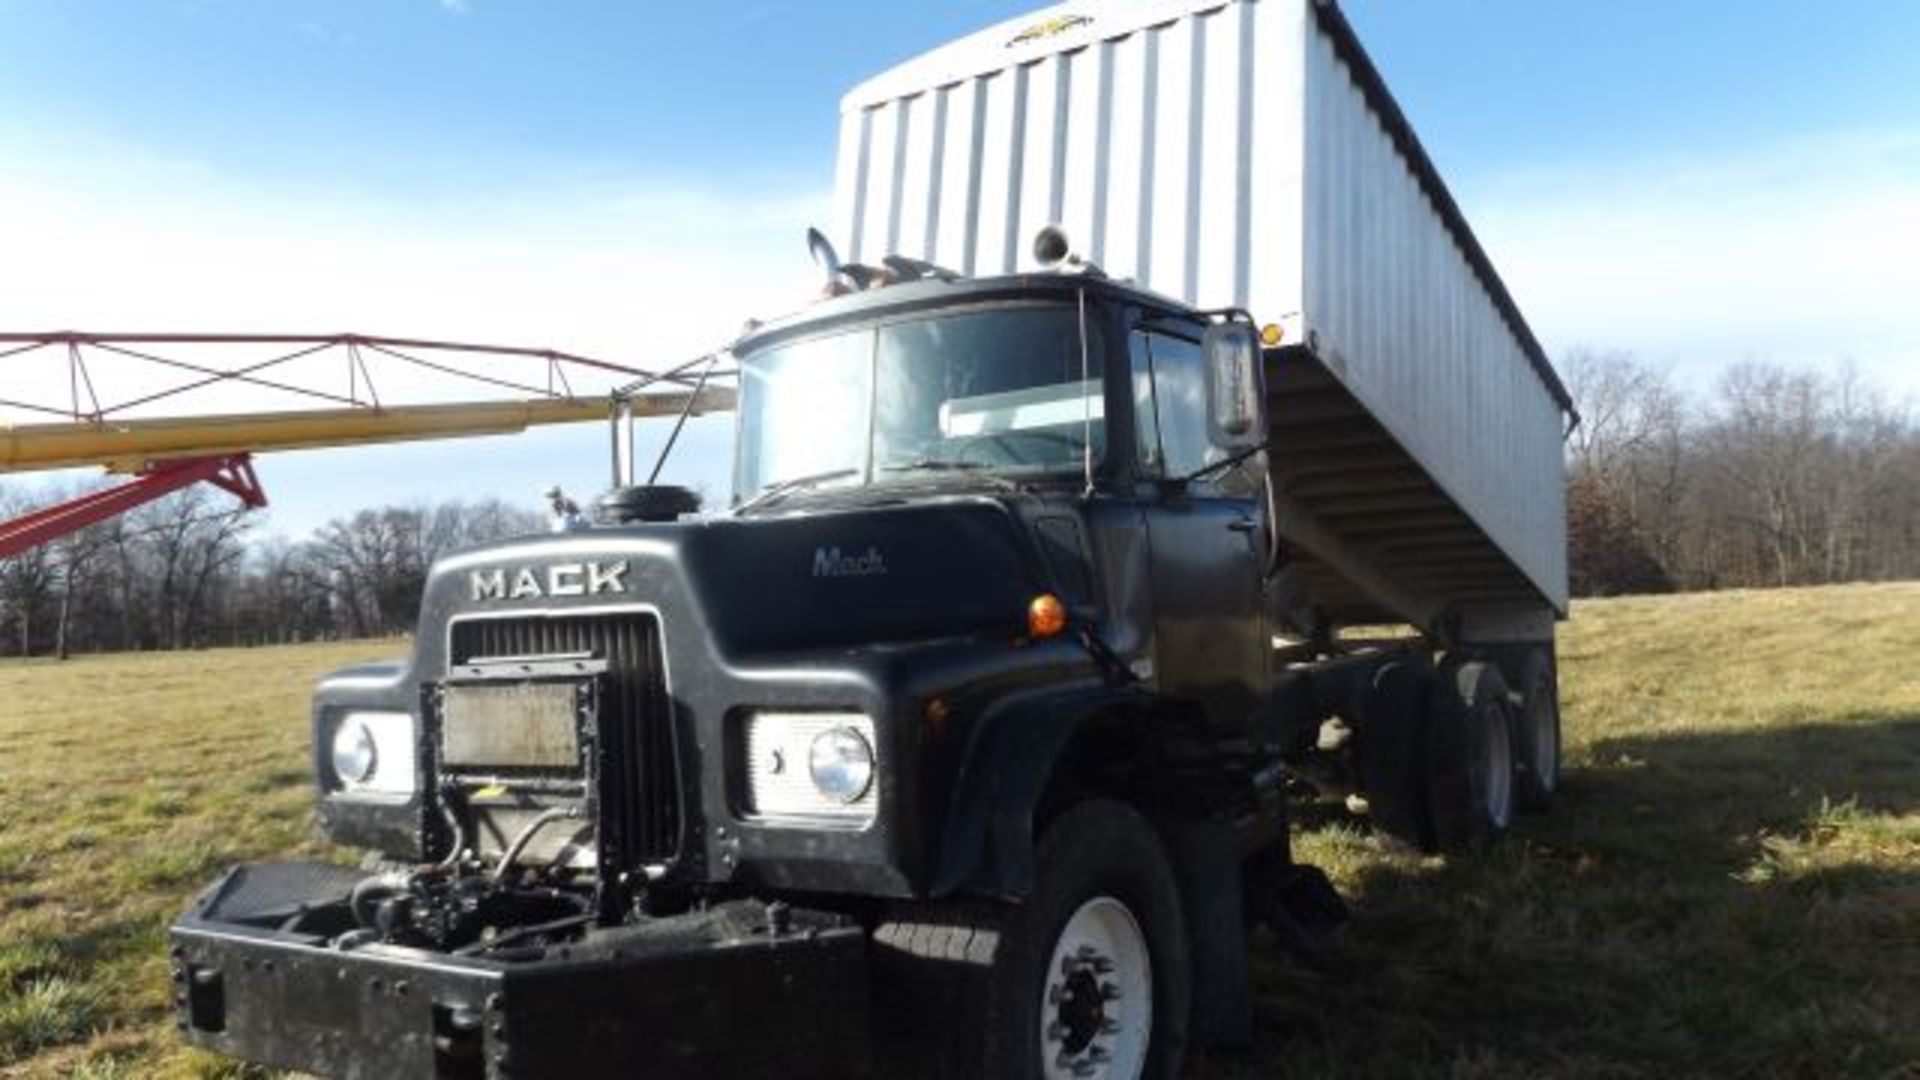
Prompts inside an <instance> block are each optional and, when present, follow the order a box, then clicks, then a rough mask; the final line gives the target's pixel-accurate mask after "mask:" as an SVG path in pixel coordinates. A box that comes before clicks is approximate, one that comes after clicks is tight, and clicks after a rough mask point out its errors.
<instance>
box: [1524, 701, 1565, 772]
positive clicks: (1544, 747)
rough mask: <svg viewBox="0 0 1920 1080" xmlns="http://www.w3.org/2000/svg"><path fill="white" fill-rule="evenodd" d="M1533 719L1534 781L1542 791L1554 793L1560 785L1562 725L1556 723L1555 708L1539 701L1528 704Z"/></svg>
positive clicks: (1530, 765) (1529, 765)
mask: <svg viewBox="0 0 1920 1080" xmlns="http://www.w3.org/2000/svg"><path fill="white" fill-rule="evenodd" d="M1527 713H1528V715H1529V716H1531V717H1532V718H1533V760H1532V761H1530V762H1528V763H1527V765H1528V767H1529V768H1530V769H1532V770H1533V781H1534V783H1535V784H1536V785H1538V787H1539V788H1540V790H1542V791H1552V790H1554V788H1556V787H1558V786H1559V784H1560V725H1559V724H1556V723H1554V709H1553V706H1551V705H1549V704H1547V703H1546V702H1544V701H1540V700H1538V699H1536V700H1534V701H1530V702H1528V703H1527Z"/></svg>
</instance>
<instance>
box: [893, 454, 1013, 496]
mask: <svg viewBox="0 0 1920 1080" xmlns="http://www.w3.org/2000/svg"><path fill="white" fill-rule="evenodd" d="M989 468H992V466H990V465H988V464H987V463H986V462H984V461H954V460H952V459H950V458H920V459H919V460H917V461H902V462H898V463H896V464H893V465H882V466H880V471H881V472H890V473H891V472H964V473H979V475H980V479H982V480H986V481H988V482H990V483H992V484H994V485H996V486H998V487H1001V488H1005V489H1006V490H1008V491H1018V490H1020V485H1019V484H1016V483H1014V482H1013V481H1011V480H1009V479H1007V478H1006V477H1004V476H1000V475H997V474H995V473H990V472H981V470H983V469H989Z"/></svg>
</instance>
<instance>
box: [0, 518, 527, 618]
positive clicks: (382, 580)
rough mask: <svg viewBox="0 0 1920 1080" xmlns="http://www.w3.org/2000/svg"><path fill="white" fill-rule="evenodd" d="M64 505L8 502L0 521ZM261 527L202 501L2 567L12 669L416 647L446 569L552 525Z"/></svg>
mask: <svg viewBox="0 0 1920 1080" xmlns="http://www.w3.org/2000/svg"><path fill="white" fill-rule="evenodd" d="M58 497H59V496H58V495H56V494H54V493H49V492H37V493H35V495H34V497H33V498H32V499H31V500H28V499H26V498H24V497H22V496H21V495H20V494H19V493H17V492H0V517H10V516H12V515H14V514H17V513H20V512H21V511H23V510H25V509H28V508H29V503H32V504H45V503H47V502H50V501H52V500H54V499H55V498H58ZM253 524H254V519H253V518H252V517H250V516H249V515H246V514H241V513H238V512H236V510H235V508H234V502H233V500H232V499H231V498H230V497H228V496H227V495H226V494H225V493H222V492H216V491H211V490H208V489H204V488H189V489H187V490H186V491H183V492H181V493H179V494H177V495H173V496H170V497H168V498H166V499H163V500H161V501H159V502H155V503H152V504H150V505H148V506H146V507H143V508H141V509H139V510H136V511H134V512H133V513H130V514H127V515H125V516H123V517H120V518H117V519H115V520H112V521H108V522H105V523H102V524H100V525H96V526H94V527H92V528H90V529H87V530H85V531H83V532H80V533H77V534H75V535H73V536H69V537H67V538H65V539H62V540H59V541H56V542H55V543H53V544H50V545H48V546H46V547H42V548H39V549H37V550H35V551H31V552H28V553H27V554H25V555H22V556H19V557H16V558H13V559H8V560H0V655H14V656H18V655H21V654H28V655H40V654H57V655H66V654H68V653H72V652H117V651H125V650H135V649H181V648H197V647H203V646H209V645H269V644H279V643H286V642H297V641H318V640H325V639H330V638H345V637H373V636H380V635H388V634H400V633H406V632H410V631H412V629H413V626H414V621H415V619H416V618H417V617H418V616H419V612H420V590H421V586H422V585H423V584H424V583H425V581H426V577H427V568H428V567H429V566H430V565H432V563H433V561H434V560H435V559H438V558H439V557H440V556H442V555H445V554H447V553H448V552H451V551H455V550H457V549H459V548H463V547H467V546H469V545H472V544H477V543H481V542H483V541H486V540H493V539H497V538H500V537H503V536H512V535H516V534H524V533H530V532H539V531H541V530H542V529H544V528H545V519H544V518H543V516H542V515H540V514H538V513H535V512H534V511H532V510H525V509H521V508H519V507H514V506H509V505H507V504H506V503H502V502H499V501H497V500H488V501H484V502H479V503H460V502H450V503H442V504H440V505H437V506H389V507H384V508H381V509H377V510H362V511H360V512H358V513H356V514H353V515H352V516H350V517H343V518H335V519H334V520H333V521H331V522H328V523H327V525H326V526H325V527H323V528H321V529H319V530H318V531H317V532H315V533H314V535H313V536H312V537H311V538H309V539H307V540H305V541H303V542H300V543H290V542H287V541H286V540H283V539H280V538H271V539H266V540H258V539H255V538H254V537H253V536H252V528H253Z"/></svg>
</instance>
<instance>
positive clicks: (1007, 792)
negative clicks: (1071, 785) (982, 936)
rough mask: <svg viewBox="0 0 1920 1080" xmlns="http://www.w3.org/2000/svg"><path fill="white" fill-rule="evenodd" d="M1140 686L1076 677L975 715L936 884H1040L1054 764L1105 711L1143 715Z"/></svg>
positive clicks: (992, 888) (1009, 892)
mask: <svg viewBox="0 0 1920 1080" xmlns="http://www.w3.org/2000/svg"><path fill="white" fill-rule="evenodd" d="M1151 703H1152V697H1151V695H1150V694H1148V693H1147V691H1145V690H1143V689H1141V688H1140V687H1138V686H1130V685H1120V686H1116V685H1114V684H1112V683H1106V682H1091V681H1087V682H1075V683H1072V684H1068V685H1058V686H1050V687H1046V688H1044V689H1039V690H1032V691H1027V692H1023V693H1019V694H1013V695H1009V696H1008V697H1006V698H1004V699H1002V700H1000V701H998V702H996V703H995V704H994V705H993V706H992V707H990V708H989V709H987V711H986V712H984V713H983V714H982V715H981V717H980V719H979V720H978V722H976V723H975V725H974V728H973V733H972V735H971V737H970V738H969V739H968V741H967V749H966V753H965V756H964V757H963V759H962V761H961V763H960V767H959V769H958V771H957V772H956V773H955V783H954V792H953V799H952V802H951V804H950V805H949V806H948V812H947V820H946V825H945V828H944V829H943V831H942V834H941V843H940V848H939V853H938V855H937V858H936V862H935V866H934V874H933V881H932V887H931V892H932V894H933V895H934V896H946V895H949V894H952V893H954V892H958V891H961V890H963V889H964V890H967V891H971V892H979V893H983V894H986V895H991V896H999V897H1002V898H1005V899H1018V898H1020V897H1022V896H1025V895H1026V894H1027V893H1028V892H1029V891H1030V890H1031V889H1032V888H1033V841H1034V836H1033V819H1034V813H1035V811H1036V810H1037V809H1038V808H1039V805H1040V800H1041V798H1042V797H1043V796H1044V795H1045V794H1046V790H1047V781H1048V780H1049V778H1051V777H1052V775H1053V770H1054V765H1055V763H1056V762H1057V761H1058V760H1059V758H1060V755H1061V753H1062V751H1064V750H1065V749H1066V747H1067V744H1068V743H1069V742H1071V741H1072V739H1073V736H1074V735H1075V734H1077V733H1079V732H1080V731H1082V730H1084V728H1085V726H1086V725H1087V724H1088V723H1089V722H1090V721H1091V720H1092V719H1093V718H1094V717H1095V716H1099V715H1112V714H1114V713H1116V712H1118V713H1134V714H1137V715H1144V713H1145V712H1146V711H1147V710H1148V709H1149V707H1150V706H1151Z"/></svg>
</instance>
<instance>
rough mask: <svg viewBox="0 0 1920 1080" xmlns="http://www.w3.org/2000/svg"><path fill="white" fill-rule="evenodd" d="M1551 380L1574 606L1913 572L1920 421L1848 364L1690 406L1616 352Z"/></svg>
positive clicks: (1728, 378)
mask: <svg viewBox="0 0 1920 1080" xmlns="http://www.w3.org/2000/svg"><path fill="white" fill-rule="evenodd" d="M1561 371H1562V373H1563V375H1564V376H1565V378H1566V382H1567V386H1568V389H1570V390H1571V391H1572V393H1573V397H1574V400H1575V402H1576V404H1577V405H1578V407H1579V409H1580V413H1581V416H1582V418H1583V421H1582V423H1581V425H1580V427H1579V428H1578V429H1576V430H1575V431H1574V433H1573V436H1572V437H1571V439H1570V440H1569V441H1568V446H1567V451H1568V468H1569V487H1568V491H1567V508H1568V525H1569V536H1568V542H1569V545H1570V548H1571V551H1570V554H1571V558H1572V569H1573V591H1574V594H1575V595H1576V596H1601V595H1610V594H1616V593H1632V592H1667V591H1673V590H1694V589H1722V588H1738V587H1758V588H1765V587H1771V586H1782V585H1819V584H1829V583H1834V582H1845V581H1884V580H1888V579H1896V578H1920V427H1917V426H1916V425H1915V423H1914V422H1913V420H1912V418H1911V417H1910V416H1909V415H1908V413H1907V411H1906V409H1905V407H1904V405H1902V404H1900V403H1896V402H1893V401H1890V400H1888V399H1887V398H1886V397H1885V396H1884V395H1882V394H1881V393H1879V392H1877V391H1876V390H1875V389H1874V388H1872V387H1870V386H1867V385H1866V384H1865V383H1864V382H1862V380H1861V379H1860V378H1859V376H1858V374H1857V373H1856V372H1854V371H1853V370H1852V369H1851V368H1850V367H1845V366H1842V367H1839V368H1837V369H1835V370H1833V371H1830V372H1815V371H1805V370H1795V369H1788V368H1781V367H1776V366H1772V365H1767V364H1757V363H1747V364H1740V365H1737V366H1735V367H1732V368H1729V369H1728V370H1727V371H1725V372H1724V373H1723V374H1722V375H1721V376H1720V378H1719V380H1718V381H1717V382H1716V383H1715V384H1714V385H1713V388H1712V390H1711V392H1709V393H1707V394H1705V395H1701V396H1698V397H1690V396H1689V395H1686V394H1683V393H1682V392H1680V391H1679V390H1678V389H1677V388H1676V387H1675V386H1674V384H1673V382H1672V381H1671V380H1670V379H1669V378H1668V377H1667V375H1666V373H1665V372H1664V371H1662V370H1660V369H1657V368H1654V367H1652V366H1651V365H1648V364H1646V363H1643V362H1641V361H1639V360H1637V359H1635V358H1634V357H1632V356H1631V355H1627V354H1623V353H1599V352H1580V353H1575V354H1573V355H1571V356H1569V357H1567V358H1566V359H1565V361H1564V362H1563V363H1562V364H1561Z"/></svg>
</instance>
